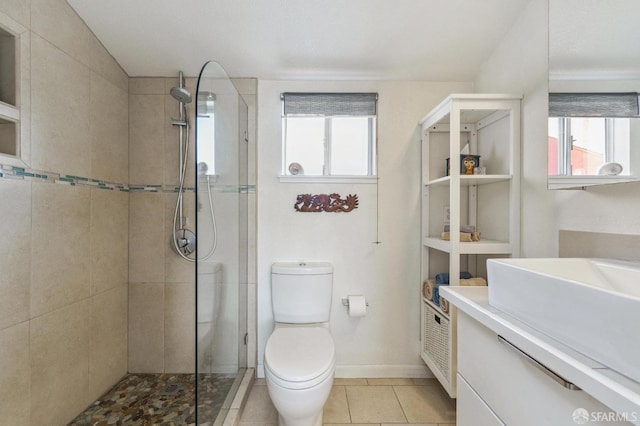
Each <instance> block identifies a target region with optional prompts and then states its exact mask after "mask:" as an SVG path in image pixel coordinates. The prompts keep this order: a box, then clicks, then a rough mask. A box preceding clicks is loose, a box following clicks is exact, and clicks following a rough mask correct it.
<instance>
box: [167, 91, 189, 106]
mask: <svg viewBox="0 0 640 426" xmlns="http://www.w3.org/2000/svg"><path fill="white" fill-rule="evenodd" d="M169 93H171V96H173V98H174V99H175V100H177V101H178V102H182V103H185V104H188V103H189V102H191V99H192V98H191V93H189V91H188V90H187V89H185V88H184V87H172V88H171V90H170V91H169Z"/></svg>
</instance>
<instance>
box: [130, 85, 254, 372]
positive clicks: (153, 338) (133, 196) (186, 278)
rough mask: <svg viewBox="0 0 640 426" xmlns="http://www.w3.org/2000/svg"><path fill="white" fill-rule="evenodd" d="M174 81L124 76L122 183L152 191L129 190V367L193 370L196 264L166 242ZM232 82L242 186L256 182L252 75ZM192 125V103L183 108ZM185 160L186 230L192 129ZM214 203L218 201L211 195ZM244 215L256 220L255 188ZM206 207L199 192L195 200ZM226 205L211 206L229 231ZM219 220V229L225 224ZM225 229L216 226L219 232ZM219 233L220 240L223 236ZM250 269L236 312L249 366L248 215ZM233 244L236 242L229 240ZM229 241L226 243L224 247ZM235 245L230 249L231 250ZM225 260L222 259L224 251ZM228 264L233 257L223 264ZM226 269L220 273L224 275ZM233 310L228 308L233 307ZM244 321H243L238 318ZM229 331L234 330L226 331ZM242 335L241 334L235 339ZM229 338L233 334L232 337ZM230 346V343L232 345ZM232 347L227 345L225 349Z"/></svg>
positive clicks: (171, 196)
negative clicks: (241, 126)
mask: <svg viewBox="0 0 640 426" xmlns="http://www.w3.org/2000/svg"><path fill="white" fill-rule="evenodd" d="M177 84H178V79H177V77H175V78H131V79H130V80H129V181H130V183H131V187H132V188H135V187H139V186H146V187H147V188H150V187H157V192H154V191H155V190H153V191H149V190H147V191H135V190H134V191H132V192H131V193H130V199H129V200H130V205H129V229H130V232H129V364H128V365H129V372H135V373H143V372H147V373H160V372H166V373H192V372H194V369H195V334H194V322H195V306H194V300H195V265H194V263H190V262H187V261H185V260H183V259H181V258H180V257H179V256H178V255H177V254H176V253H175V252H174V251H173V249H172V247H171V243H170V241H171V238H172V232H171V230H172V228H173V223H172V221H173V215H174V209H175V203H176V197H177V195H176V193H175V192H174V190H173V189H174V188H175V186H176V185H178V183H179V180H178V165H179V149H178V146H179V144H178V128H177V127H175V126H172V125H171V119H172V118H178V115H179V108H178V105H179V104H178V102H177V101H176V100H175V99H173V98H172V97H171V96H170V95H169V91H170V89H171V88H172V87H174V86H177ZM196 84H197V79H196V78H187V79H186V88H187V90H189V91H190V93H196ZM234 85H235V86H236V88H237V89H238V91H239V92H240V94H241V95H242V97H243V99H244V100H245V102H246V103H247V104H248V111H249V140H250V142H249V158H248V163H249V182H248V183H249V186H250V187H254V186H255V156H254V155H253V153H254V152H255V140H256V138H255V122H256V116H255V105H256V92H257V86H256V80H255V79H236V80H234ZM187 108H188V114H189V117H190V118H191V123H192V124H193V121H194V120H193V117H194V116H195V111H194V108H195V105H194V103H193V102H192V103H190V104H188V105H187ZM189 137H190V145H189V162H188V165H187V170H186V180H185V186H186V187H188V188H189V189H190V190H189V191H187V192H186V193H185V195H184V216H186V217H187V227H188V228H190V229H194V228H195V223H194V221H195V213H194V205H195V202H194V192H193V191H192V190H191V189H192V188H193V187H194V186H195V182H194V165H195V162H194V161H193V158H195V157H194V156H195V143H194V129H193V127H192V128H191V132H190V135H189ZM213 196H214V204H218V203H219V202H220V201H222V200H221V199H218V200H217V201H216V200H215V199H216V198H218V197H220V196H221V194H220V193H216V192H214V195H213ZM247 201H248V208H249V217H250V218H255V211H256V205H255V191H253V190H249V192H248V200H247ZM199 203H200V204H206V197H205V198H203V199H201V200H200V201H199ZM225 210H227V209H222V208H221V206H218V208H217V209H216V215H217V216H219V217H218V220H219V223H218V226H219V227H223V228H229V224H230V223H232V222H227V219H229V220H231V221H233V220H234V219H233V218H231V217H227V215H228V213H226V214H225V213H224V211H225ZM225 224H226V226H225ZM225 231H226V229H222V228H221V229H220V230H219V232H220V233H221V234H222V235H226V234H227V232H225ZM223 238H224V237H223ZM248 239H249V246H248V247H245V248H244V250H246V251H247V252H248V263H249V268H248V271H247V274H242V276H243V277H245V278H242V279H240V282H239V283H238V284H239V285H240V288H239V294H240V295H241V297H242V298H243V299H244V300H246V298H247V297H248V299H249V304H248V308H247V310H245V309H244V306H245V305H244V303H243V305H242V306H241V307H238V309H240V311H239V312H240V316H241V317H242V318H246V324H248V330H247V331H248V333H249V336H248V339H247V341H248V345H247V348H246V351H245V352H243V353H241V356H244V353H248V355H247V359H248V366H249V367H254V366H255V357H256V355H255V343H254V342H255V321H256V319H255V293H256V284H255V283H256V278H255V220H253V219H252V220H250V223H249V228H248ZM234 244H235V243H234ZM228 249H229V246H226V250H228ZM236 250H237V249H236ZM223 257H224V256H223ZM229 265H232V267H234V266H235V262H232V263H230V264H229ZM229 273H230V271H227V272H225V274H224V275H228V274H229ZM232 309H235V308H232ZM241 321H242V323H244V321H245V320H241ZM227 332H228V333H230V334H235V330H227ZM238 338H239V339H242V336H239V337H238ZM232 340H233V339H232ZM234 346H235V345H234ZM233 351H234V349H233V348H231V352H233Z"/></svg>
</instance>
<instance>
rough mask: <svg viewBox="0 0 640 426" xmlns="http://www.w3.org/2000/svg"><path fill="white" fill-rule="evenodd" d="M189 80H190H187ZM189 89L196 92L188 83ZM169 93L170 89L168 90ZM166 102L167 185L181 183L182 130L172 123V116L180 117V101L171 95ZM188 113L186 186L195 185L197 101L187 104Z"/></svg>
mask: <svg viewBox="0 0 640 426" xmlns="http://www.w3.org/2000/svg"><path fill="white" fill-rule="evenodd" d="M187 82H189V81H188V80H187ZM186 87H187V90H189V91H190V92H191V94H192V95H193V94H194V93H195V87H191V85H190V84H187V86H186ZM167 93H169V92H168V90H167ZM194 99H195V98H194ZM164 102H165V120H164V144H165V148H164V160H165V163H164V183H165V185H178V184H179V183H180V179H179V176H180V171H179V170H180V169H179V165H180V149H179V146H180V144H179V142H178V138H179V135H180V130H179V127H178V126H173V125H172V124H171V119H172V118H178V117H179V115H180V108H179V105H180V104H179V103H178V101H176V100H175V99H174V98H173V97H172V96H171V95H168V94H167V95H166V96H164ZM187 115H188V116H189V154H188V158H187V168H186V171H185V181H184V182H185V186H194V185H195V175H194V173H195V164H196V161H195V153H196V139H195V120H194V117H195V102H191V103H190V104H187ZM183 133H186V129H185V128H183Z"/></svg>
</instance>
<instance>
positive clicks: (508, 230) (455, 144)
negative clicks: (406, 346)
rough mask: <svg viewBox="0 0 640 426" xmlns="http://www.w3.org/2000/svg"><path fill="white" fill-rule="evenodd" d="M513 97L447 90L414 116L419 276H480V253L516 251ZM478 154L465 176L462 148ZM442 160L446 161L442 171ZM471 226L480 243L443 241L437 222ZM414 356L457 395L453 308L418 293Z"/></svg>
mask: <svg viewBox="0 0 640 426" xmlns="http://www.w3.org/2000/svg"><path fill="white" fill-rule="evenodd" d="M520 100H521V96H519V95H508V94H454V95H450V96H449V97H447V98H446V99H445V100H444V101H442V102H441V103H440V104H439V105H438V106H437V107H436V108H434V109H433V110H432V111H431V112H430V113H429V114H427V115H426V116H425V117H424V118H423V119H422V120H421V121H420V126H421V132H422V220H421V222H422V234H421V235H422V242H423V244H422V261H421V264H422V268H421V270H422V272H421V275H422V280H423V281H424V280H427V279H433V278H434V277H435V275H436V274H438V273H442V272H448V273H449V275H450V285H452V286H454V285H457V284H458V279H459V275H460V272H461V271H468V272H470V273H471V274H472V275H473V276H476V277H477V276H479V277H485V278H486V270H485V268H486V267H485V264H486V259H487V257H496V256H497V257H518V256H519V250H520ZM462 151H464V152H465V154H466V153H468V154H469V155H472V156H474V157H475V158H476V160H477V158H478V157H479V163H480V164H479V166H480V167H482V168H484V169H485V171H486V174H467V173H466V170H461V169H462V164H461V163H462V162H463V161H462V160H463V159H462V157H461V152H462ZM447 159H450V160H449V164H450V167H449V168H448V169H449V170H447ZM445 224H446V225H449V226H450V229H451V230H454V231H457V230H459V229H460V226H461V225H472V226H476V229H477V230H478V231H480V233H481V236H480V241H474V242H461V241H460V240H459V238H458V237H459V236H458V234H457V232H451V233H450V235H451V236H452V237H451V238H450V240H444V239H442V236H441V234H442V232H443V231H444V225H445ZM421 316H422V319H421V325H422V327H421V353H420V355H421V357H422V359H423V360H424V362H425V363H426V364H427V366H428V367H429V368H430V369H431V371H432V372H433V373H434V375H435V376H436V378H437V379H438V380H439V381H440V383H441V384H442V386H443V387H444V388H445V390H446V391H447V392H448V394H449V395H450V396H451V397H452V398H455V397H456V353H457V350H456V313H455V309H453V310H452V311H451V312H449V313H444V312H442V310H441V309H440V308H439V307H438V306H436V305H435V304H433V303H432V302H431V301H429V300H426V299H424V298H423V299H422V310H421Z"/></svg>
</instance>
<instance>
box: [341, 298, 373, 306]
mask: <svg viewBox="0 0 640 426" xmlns="http://www.w3.org/2000/svg"><path fill="white" fill-rule="evenodd" d="M340 300H342V306H346V307H349V298H348V297H343V298H342V299H340ZM365 305H366V306H367V307H369V302H365Z"/></svg>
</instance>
